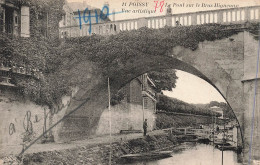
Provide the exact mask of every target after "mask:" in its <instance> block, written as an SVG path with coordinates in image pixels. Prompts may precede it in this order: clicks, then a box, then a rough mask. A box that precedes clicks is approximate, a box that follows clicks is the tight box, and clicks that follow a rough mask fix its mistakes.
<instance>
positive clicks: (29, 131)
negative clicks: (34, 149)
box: [0, 88, 70, 156]
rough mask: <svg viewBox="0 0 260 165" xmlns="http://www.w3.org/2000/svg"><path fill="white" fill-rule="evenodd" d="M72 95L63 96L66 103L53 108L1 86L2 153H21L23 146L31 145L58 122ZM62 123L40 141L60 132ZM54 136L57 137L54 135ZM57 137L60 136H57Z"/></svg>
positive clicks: (0, 152) (0, 151) (0, 123)
mask: <svg viewBox="0 0 260 165" xmlns="http://www.w3.org/2000/svg"><path fill="white" fill-rule="evenodd" d="M69 102H70V97H69V96H65V97H63V99H62V106H59V107H55V108H56V112H57V113H54V114H53V115H51V114H52V111H53V109H52V110H50V109H49V108H48V107H46V106H40V105H36V104H35V103H33V102H31V101H28V100H27V99H25V98H23V97H22V96H20V95H19V94H18V91H16V90H15V89H6V88H1V90H0V113H1V115H0V134H1V136H0V156H3V155H6V154H19V153H20V152H21V151H22V149H23V147H25V146H27V145H29V144H30V143H31V142H33V141H34V140H35V139H36V138H38V137H39V136H41V135H43V132H44V131H46V130H48V129H49V128H50V127H51V126H52V125H53V124H55V123H56V122H58V121H59V120H60V119H61V118H62V117H63V116H64V113H65V109H66V108H67V107H68V104H69ZM58 129H59V127H54V128H53V129H52V130H51V132H49V133H46V134H45V136H44V137H42V138H41V139H40V140H38V141H37V143H42V142H43V140H46V138H50V135H51V134H52V135H54V137H58V136H57V132H58ZM52 139H53V138H52ZM53 140H56V139H53Z"/></svg>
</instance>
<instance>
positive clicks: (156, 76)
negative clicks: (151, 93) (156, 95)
mask: <svg viewBox="0 0 260 165" xmlns="http://www.w3.org/2000/svg"><path fill="white" fill-rule="evenodd" d="M148 76H149V77H150V78H151V79H152V80H153V81H154V82H155V85H156V92H161V91H162V90H168V91H172V88H175V87H176V80H177V79H178V77H177V76H176V70H174V69H163V70H158V71H151V72H149V73H148Z"/></svg>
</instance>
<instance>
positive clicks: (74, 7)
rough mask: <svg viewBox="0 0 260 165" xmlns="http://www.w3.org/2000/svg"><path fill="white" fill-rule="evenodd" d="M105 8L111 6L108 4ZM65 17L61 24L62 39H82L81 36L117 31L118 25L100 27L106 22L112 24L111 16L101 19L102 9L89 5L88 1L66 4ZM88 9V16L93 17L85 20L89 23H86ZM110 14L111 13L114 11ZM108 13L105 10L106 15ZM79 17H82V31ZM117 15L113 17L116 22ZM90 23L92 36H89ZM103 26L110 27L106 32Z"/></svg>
mask: <svg viewBox="0 0 260 165" xmlns="http://www.w3.org/2000/svg"><path fill="white" fill-rule="evenodd" d="M104 6H108V8H109V4H108V3H107V2H106V3H105V4H104ZM63 9H64V11H65V13H66V14H65V15H64V16H63V19H62V21H61V22H60V38H65V37H80V36H88V35H91V34H94V33H96V34H106V33H108V31H109V30H110V31H112V30H116V25H114V24H111V25H98V24H100V23H104V22H110V21H111V19H110V17H111V16H108V17H107V18H105V19H104V18H101V17H102V16H100V15H101V13H102V9H98V8H95V7H92V6H89V5H87V3H86V1H83V2H82V3H80V2H72V3H68V2H66V3H65V5H64V7H63ZM86 9H88V11H87V12H86V16H89V14H90V15H91V20H88V17H86V18H85V20H86V21H87V22H85V20H84V18H83V16H84V11H85V10H86ZM110 10H111V9H109V12H110V13H111V12H112V11H110ZM106 12H107V11H105V10H104V13H105V14H106ZM79 15H80V16H81V25H82V27H81V29H80V25H79V22H80V21H79ZM114 16H115V15H113V16H112V19H113V20H114V19H115V17H114ZM89 22H91V34H89V28H90V27H89ZM103 26H109V27H107V28H106V31H103V30H104V28H102V27H103Z"/></svg>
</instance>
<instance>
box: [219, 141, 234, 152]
mask: <svg viewBox="0 0 260 165" xmlns="http://www.w3.org/2000/svg"><path fill="white" fill-rule="evenodd" d="M216 148H218V149H220V150H221V151H222V150H223V151H225V150H233V151H236V150H237V147H235V146H232V145H231V144H229V143H225V144H218V145H216Z"/></svg>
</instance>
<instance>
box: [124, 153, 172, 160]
mask: <svg viewBox="0 0 260 165" xmlns="http://www.w3.org/2000/svg"><path fill="white" fill-rule="evenodd" d="M171 154H172V151H152V152H145V153H139V154H127V155H123V156H121V158H122V159H126V160H130V161H131V160H132V161H136V160H152V159H161V158H167V157H171V156H172V155H171Z"/></svg>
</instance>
